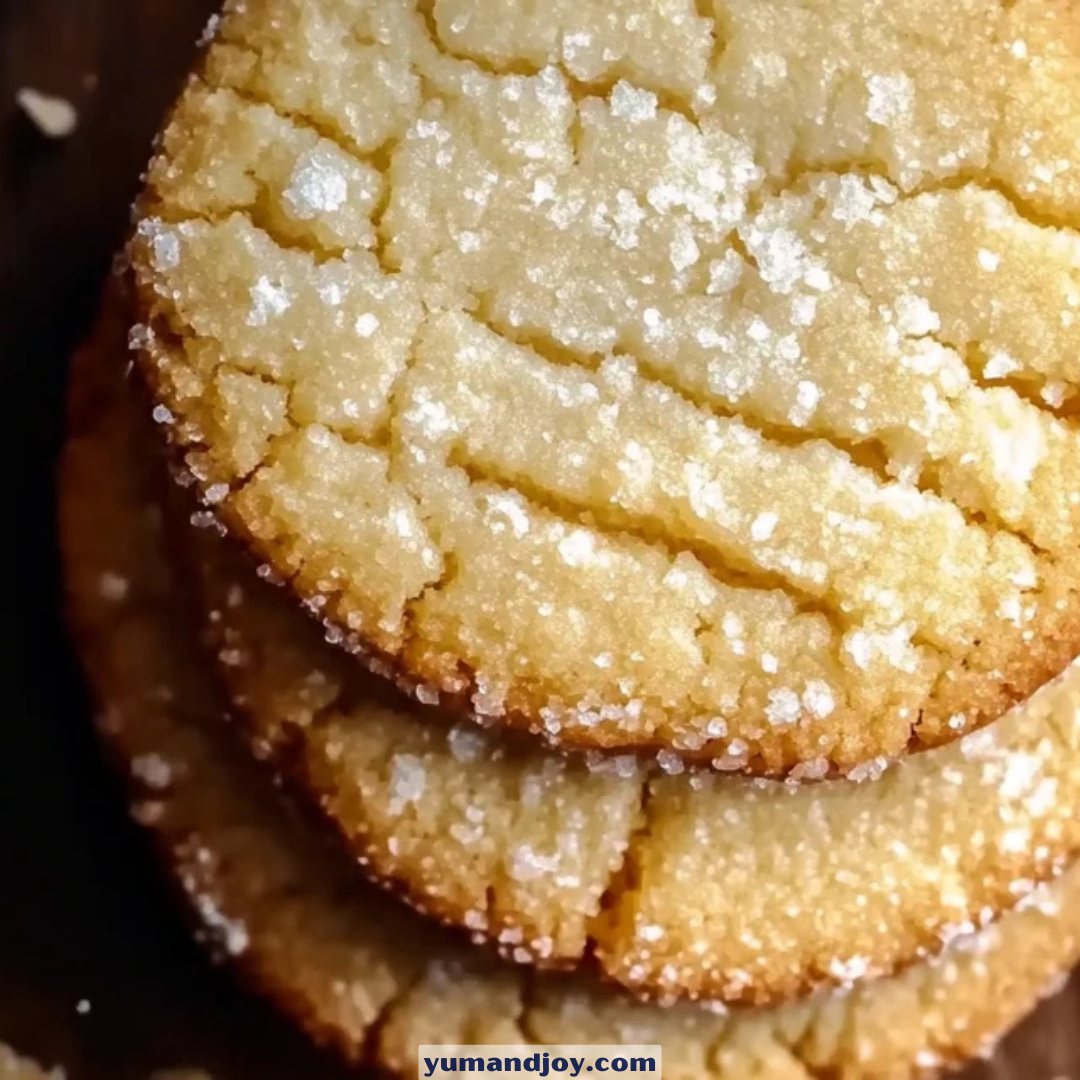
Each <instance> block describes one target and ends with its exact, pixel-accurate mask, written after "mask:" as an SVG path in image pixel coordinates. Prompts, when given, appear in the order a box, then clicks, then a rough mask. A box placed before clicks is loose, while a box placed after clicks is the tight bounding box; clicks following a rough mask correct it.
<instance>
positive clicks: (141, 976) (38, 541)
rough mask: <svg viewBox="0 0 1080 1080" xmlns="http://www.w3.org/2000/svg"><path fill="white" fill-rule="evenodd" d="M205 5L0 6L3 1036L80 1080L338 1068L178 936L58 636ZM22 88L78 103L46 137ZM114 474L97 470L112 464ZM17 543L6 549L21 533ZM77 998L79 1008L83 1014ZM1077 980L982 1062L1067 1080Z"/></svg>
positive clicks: (1076, 1023)
mask: <svg viewBox="0 0 1080 1080" xmlns="http://www.w3.org/2000/svg"><path fill="white" fill-rule="evenodd" d="M213 6H214V3H213V0H0V378H2V380H3V382H2V397H0V417H2V420H0V498H2V506H3V517H2V520H3V522H4V533H5V534H6V536H7V538H8V540H9V544H8V545H6V546H7V547H8V548H9V551H8V554H7V556H6V557H5V558H4V560H3V562H2V563H0V567H2V578H0V580H2V582H3V584H2V586H0V620H2V624H0V642H3V645H2V647H0V656H2V662H3V671H2V673H0V675H2V679H0V687H2V689H3V697H2V698H0V735H2V738H0V1039H6V1040H8V1041H11V1042H13V1043H15V1044H16V1045H17V1046H19V1047H20V1048H22V1049H24V1050H26V1051H28V1052H32V1053H35V1054H37V1055H39V1056H40V1057H41V1058H42V1059H43V1060H45V1061H47V1062H49V1063H53V1062H62V1063H63V1064H65V1065H66V1066H67V1067H68V1068H69V1069H70V1070H71V1075H72V1076H74V1077H75V1078H76V1080H127V1078H129V1077H130V1078H136V1077H139V1078H143V1077H146V1076H147V1074H148V1072H149V1071H150V1070H151V1069H153V1068H158V1067H162V1066H170V1065H178V1064H198V1065H203V1066H206V1067H208V1068H209V1069H210V1070H211V1071H212V1072H213V1074H214V1075H215V1077H222V1078H228V1077H235V1078H237V1080H242V1078H247V1077H252V1078H254V1077H256V1076H258V1077H267V1078H273V1077H281V1078H286V1077H288V1078H290V1080H293V1078H301V1077H302V1078H303V1080H316V1078H317V1077H319V1076H323V1075H329V1074H330V1072H331V1071H333V1070H331V1069H330V1068H329V1066H327V1065H326V1064H325V1063H322V1062H319V1061H318V1060H317V1059H316V1058H315V1057H314V1056H313V1055H311V1054H310V1053H309V1052H308V1051H307V1049H306V1048H305V1047H304V1046H303V1045H302V1043H301V1040H300V1039H299V1038H296V1037H293V1036H291V1035H290V1033H289V1032H287V1031H286V1030H285V1026H284V1025H283V1024H281V1023H279V1022H277V1020H276V1018H275V1017H273V1016H271V1015H270V1014H269V1013H268V1012H266V1011H264V1010H263V1009H262V1008H261V1007H260V1006H259V1005H258V1004H257V1003H254V1002H252V1001H249V1000H247V999H246V998H245V997H244V995H242V994H241V993H240V992H239V991H238V990H237V989H236V988H235V987H233V985H232V983H231V981H230V980H229V979H228V978H227V977H226V976H224V975H222V974H221V973H220V972H216V971H214V970H213V969H211V968H210V967H209V965H208V964H207V963H206V962H205V961H204V959H203V957H202V956H201V954H200V953H199V952H198V950H197V949H196V948H195V947H194V946H193V945H192V944H191V943H190V942H189V940H188V937H187V935H186V934H185V932H184V930H183V927H182V926H181V925H180V923H179V920H178V918H177V916H176V914H175V912H174V910H173V907H172V905H171V903H170V901H169V899H168V897H167V896H166V894H165V892H164V890H163V888H162V887H161V886H160V884H159V882H158V880H157V877H156V875H155V872H154V868H153V866H152V862H151V860H150V858H149V854H148V852H147V850H146V847H145V845H144V843H143V842H142V840H141V838H140V837H139V836H138V835H137V834H136V833H135V831H134V830H133V829H132V828H131V827H130V826H129V825H128V824H127V823H126V819H125V815H124V810H123V802H122V798H121V794H120V792H119V790H118V788H117V785H116V783H115V781H114V779H113V778H112V777H111V776H110V775H109V773H108V771H107V770H106V769H105V767H104V765H103V764H102V762H101V760H100V757H99V755H98V753H97V749H96V747H95V745H94V743H93V740H92V738H91V735H90V732H89V727H88V722H87V715H86V708H85V703H84V701H83V697H82V693H81V688H80V683H79V679H78V677H77V674H76V671H75V668H74V665H73V663H72V660H71V657H70V655H69V653H68V651H67V649H66V646H65V643H64V636H63V632H62V627H61V625H60V621H59V614H58V612H59V593H58V586H57V577H56V569H55V554H54V540H53V531H54V530H53V508H52V500H53V490H52V470H53V462H54V458H55V453H56V449H57V446H58V443H59V439H60V433H61V394H62V387H63V380H64V369H65V363H66V357H67V354H68V353H69V351H70V349H71V347H72V345H73V344H74V343H75V342H76V341H78V339H79V338H80V336H81V335H82V333H83V332H84V331H85V329H86V327H87V325H88V322H89V320H90V318H91V316H92V313H93V308H94V305H95V301H96V297H97V292H98V288H99V286H100V282H101V279H102V277H103V275H104V274H105V273H106V271H107V268H108V265H109V261H110V253H111V252H112V251H113V250H114V249H115V247H116V245H117V243H118V242H119V240H120V238H121V237H122V235H123V233H124V229H125V225H126V220H127V207H128V205H129V202H130V200H131V196H132V194H133V192H134V189H135V186H136V184H137V182H138V175H139V172H140V169H141V167H142V165H143V163H144V162H145V160H146V158H147V155H148V151H149V144H150V139H151V137H152V134H153V132H154V130H155V129H156V127H157V125H158V122H159V119H160V117H161V114H162V111H163V110H164V108H165V107H166V105H167V103H168V101H169V100H170V98H171V97H172V96H173V94H174V93H175V90H176V88H177V86H178V83H179V80H180V78H181V77H182V74H183V72H184V71H185V70H186V68H187V67H188V65H189V63H190V60H191V57H192V55H193V52H194V46H193V42H194V41H195V39H196V38H197V37H198V34H199V32H200V30H201V28H202V26H203V25H204V23H205V22H206V19H207V17H208V16H209V14H210V13H211V10H212V8H213ZM23 86H31V87H35V88H37V89H39V90H42V91H45V92H49V93H54V94H59V95H62V96H64V97H66V98H67V99H69V100H70V101H72V102H73V103H74V104H75V106H76V107H77V109H78V112H79V126H78V128H77V130H76V132H75V134H74V135H73V136H72V137H70V138H68V139H66V140H64V141H62V142H58V143H50V142H49V141H48V140H46V139H44V138H43V137H41V136H40V135H39V134H38V133H37V132H36V131H35V130H34V129H33V128H32V126H31V125H30V124H29V123H28V122H27V121H26V120H25V118H24V117H23V116H22V115H21V114H20V113H19V111H18V110H17V108H16V105H15V93H16V91H17V90H18V89H19V88H20V87H23ZM103 482H107V478H103ZM12 542H13V543H12ZM80 1002H88V1003H89V1012H86V1011H85V1006H82V1011H80ZM1078 1045H1080V988H1078V987H1077V986H1076V985H1075V983H1074V986H1073V989H1072V990H1071V991H1070V992H1069V993H1067V994H1065V995H1061V996H1059V997H1058V998H1056V999H1055V1000H1053V1001H1051V1002H1048V1003H1047V1004H1046V1005H1044V1007H1043V1008H1042V1009H1041V1010H1040V1012H1039V1013H1038V1014H1037V1015H1036V1016H1035V1017H1034V1018H1033V1019H1032V1020H1031V1021H1029V1022H1028V1023H1027V1024H1026V1025H1025V1026H1024V1027H1023V1028H1022V1029H1021V1030H1020V1031H1019V1032H1017V1033H1016V1034H1015V1035H1014V1036H1013V1037H1012V1038H1011V1039H1010V1040H1009V1042H1008V1043H1007V1045H1006V1047H1005V1048H1004V1052H1003V1053H999V1055H998V1056H997V1057H996V1058H995V1060H994V1062H993V1063H991V1064H989V1065H980V1066H978V1067H976V1069H975V1070H973V1075H977V1076H984V1077H985V1076H991V1075H992V1076H996V1077H1005V1076H1012V1077H1016V1078H1017V1080H1021V1078H1022V1080H1058V1078H1071V1080H1080V1053H1078V1052H1077V1049H1076V1047H1077V1046H1078Z"/></svg>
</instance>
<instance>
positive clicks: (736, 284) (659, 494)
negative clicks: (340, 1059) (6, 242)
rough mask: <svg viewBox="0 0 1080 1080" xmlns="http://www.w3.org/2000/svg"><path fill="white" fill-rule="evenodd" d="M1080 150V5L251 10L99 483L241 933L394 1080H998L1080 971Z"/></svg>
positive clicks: (131, 342) (241, 946)
mask: <svg viewBox="0 0 1080 1080" xmlns="http://www.w3.org/2000/svg"><path fill="white" fill-rule="evenodd" d="M1078 145H1080V12H1078V11H1077V9H1076V8H1075V6H1074V5H1072V4H1071V3H1068V2H1066V0H1016V2H1014V3H1010V4H1007V5H1002V4H1001V3H999V2H991V0H960V2H958V3H955V4H952V5H948V10H943V9H942V8H941V6H940V5H938V4H934V3H932V2H931V0H904V2H902V3H901V2H896V0H893V2H890V3H885V2H881V3H878V2H874V3H867V2H865V0H840V2H834V3H830V4H827V5H807V4H795V3H787V2H784V0H713V2H712V3H710V2H708V0H705V2H699V3H696V4H695V3H693V2H692V0H661V2H659V3H645V2H643V0H619V2H612V0H573V2H564V0H558V2H552V3H548V4H544V5H538V4H534V3H530V2H526V0H434V2H433V3H432V2H428V3H422V2H420V3H413V2H409V0H260V2H258V3H242V2H236V3H235V4H233V6H232V8H231V10H228V11H227V12H226V14H225V15H224V17H223V18H222V19H221V20H220V22H218V23H217V25H216V27H215V29H214V33H213V35H212V40H211V42H210V44H209V47H208V49H207V52H206V54H205V56H204V59H203V61H202V64H201V67H200V70H199V73H198V74H197V75H196V76H195V77H194V78H193V79H192V80H191V82H190V83H189V84H188V86H187V88H186V89H185V90H184V92H183V94H182V96H181V99H180V101H179V104H178V105H177V107H176V109H175V111H174V113H173V116H172V118H171V120H170V122H169V124H168V126H167V127H166V129H165V132H164V134H163V136H162V139H161V143H160V146H159V148H158V152H157V156H156V157H155V158H154V160H153V162H152V163H151V166H150V169H149V173H148V178H147V185H146V189H145V192H144V194H143V195H142V197H141V199H140V202H139V205H138V208H137V225H136V228H135V231H134V236H133V239H132V241H131V244H130V248H129V253H128V261H129V266H128V268H127V272H126V286H125V288H124V290H123V295H119V293H120V290H115V291H114V295H112V296H111V298H110V299H109V301H108V302H107V304H106V311H105V313H104V315H103V318H102V322H101V326H100V329H99V332H98V334H97V335H96V337H95V339H94V340H93V341H92V342H91V343H90V344H89V345H88V347H87V348H86V349H85V350H84V351H83V353H82V354H81V355H80V356H79V357H78V358H77V360H76V363H75V366H74V374H73V388H72V394H71V402H72V404H71V428H70V440H69V445H68V449H67V453H66V455H65V460H64V467H63V475H62V520H63V536H64V546H65V552H66V561H67V567H68V579H69V586H70V596H71V609H72V623H73V627H74V630H75V633H76V637H77V640H78V643H79V646H80V649H81V652H82V654H83V656H84V659H85V663H86V668H87V672H88V675H89V678H90V680H91V682H92V684H93V686H94V688H95V690H96V692H97V696H98V699H99V703H100V726H101V730H102V732H103V734H104V736H105V738H106V740H107V741H108V743H109V745H110V746H111V747H112V748H113V750H114V751H115V753H116V754H117V755H118V757H119V758H120V759H121V760H122V761H123V762H124V763H125V765H126V767H127V769H128V770H129V772H130V774H131V776H132V780H133V785H134V790H135V791H136V799H135V812H136V815H137V817H138V819H139V820H140V821H142V822H143V823H144V824H146V826H147V827H148V828H149V829H150V830H152V832H153V833H154V835H155V836H156V837H157V838H158V839H159V841H160V845H161V849H162V852H163V854H164V856H165V858H166V860H167V861H168V863H169V865H170V867H171V870H172V873H173V874H174V875H175V877H176V880H177V881H178V883H179V885H180V886H181V888H182V890H183V892H184V893H185V894H186V896H187V897H188V899H189V901H190V905H191V910H192V912H193V913H194V915H195V916H196V917H197V919H198V921H199V923H200V924H201V928H202V930H201V932H202V933H203V934H204V935H206V936H207V937H208V938H209V939H210V940H211V941H212V942H213V943H214V944H215V945H216V946H217V947H218V948H219V949H220V950H222V951H223V952H224V953H226V954H228V955H230V956H232V957H234V958H235V960H236V962H237V964H238V965H239V967H240V968H241V970H242V971H243V972H245V973H246V975H247V976H248V977H249V978H250V979H251V980H252V982H253V983H254V984H256V985H257V986H258V988H259V989H260V990H261V991H262V992H264V993H266V994H267V995H269V996H270V997H272V998H273V999H274V1000H275V1001H277V1002H278V1003H279V1004H280V1005H281V1007H282V1009H283V1011H284V1012H285V1013H287V1014H288V1015H289V1016H291V1017H292V1019H293V1020H295V1021H296V1022H297V1023H299V1024H302V1025H303V1026H304V1027H305V1028H306V1029H307V1030H308V1031H310V1032H311V1034H312V1035H313V1036H314V1037H316V1038H317V1039H319V1040H321V1041H323V1042H326V1043H329V1044H332V1045H333V1046H334V1047H335V1048H336V1049H337V1050H338V1051H340V1052H341V1053H342V1054H344V1055H345V1056H346V1057H347V1058H349V1059H350V1060H354V1061H356V1062H358V1063H364V1064H370V1065H375V1066H379V1067H381V1068H383V1069H386V1070H389V1071H391V1072H398V1073H401V1074H405V1073H411V1072H412V1071H413V1070H414V1069H415V1067H416V1054H417V1048H418V1046H419V1045H420V1044H424V1043H467V1044H484V1043H498V1044H505V1043H519V1042H520V1043H526V1044H532V1043H535V1044H548V1043H619V1042H634V1043H643V1042H646V1043H647V1042H657V1043H660V1044H661V1045H662V1046H663V1050H664V1066H665V1074H666V1075H668V1076H672V1077H686V1078H688V1080H689V1078H695V1080H697V1078H701V1077H704V1076H725V1077H727V1076H730V1077H743V1076H751V1075H752V1076H762V1077H770V1078H772V1077H777V1078H779V1077H789V1076H792V1077H795V1076H806V1075H808V1074H812V1075H825V1074H828V1075H842V1076H845V1077H871V1076H907V1075H916V1074H921V1073H924V1072H933V1071H935V1070H936V1069H938V1068H940V1067H941V1066H943V1065H949V1064H954V1063H956V1062H959V1061H962V1060H964V1059H966V1058H968V1057H970V1056H971V1055H973V1054H975V1053H977V1052H980V1051H982V1050H984V1049H985V1048H986V1047H987V1046H988V1045H989V1044H990V1042H991V1041H992V1040H993V1039H995V1038H996V1037H997V1036H998V1035H999V1034H1000V1033H1001V1032H1002V1031H1003V1030H1004V1029H1006V1028H1007V1027H1008V1026H1010V1025H1011V1024H1012V1023H1013V1022H1014V1021H1015V1020H1016V1019H1017V1018H1018V1017H1019V1016H1020V1015H1022V1014H1023V1013H1024V1012H1025V1011H1026V1010H1027V1009H1028V1008H1030V1006H1031V1005H1032V1004H1033V1003H1034V1001H1035V1000H1036V999H1037V997H1038V995H1039V993H1040V992H1041V991H1042V990H1043V989H1044V988H1045V987H1046V986H1047V985H1048V984H1050V983H1052V982H1053V981H1054V980H1055V979H1056V978H1057V977H1058V976H1059V975H1060V974H1061V973H1063V972H1064V971H1066V970H1067V969H1068V967H1069V966H1070V965H1071V964H1072V963H1073V962H1074V960H1076V959H1077V958H1078V957H1080V870H1069V869H1068V866H1069V859H1070V856H1071V855H1072V854H1073V852H1074V851H1076V850H1077V848H1078V847H1080V818H1078V815H1077V813H1076V808H1077V806H1078V805H1080V668H1077V667H1071V666H1070V662H1071V661H1072V659H1073V657H1074V656H1075V654H1076V653H1077V651H1078V650H1080V554H1078V543H1080V429H1078V420H1077V416H1078V413H1080V408H1078V403H1080V359H1078V358H1080V234H1078V233H1077V232H1075V231H1074V230H1073V225H1080V154H1078V153H1077V150H1076V147H1077V146H1078ZM129 349H130V350H133V351H134V353H135V355H136V362H135V364H134V365H131V364H130V362H129ZM132 369H133V370H132ZM275 781H279V783H278V784H275Z"/></svg>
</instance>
